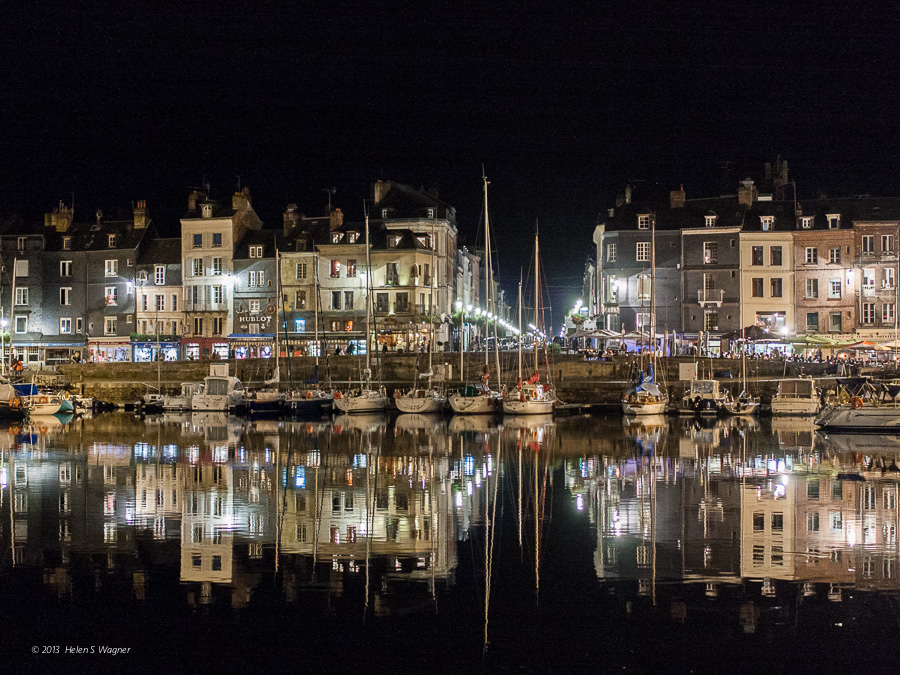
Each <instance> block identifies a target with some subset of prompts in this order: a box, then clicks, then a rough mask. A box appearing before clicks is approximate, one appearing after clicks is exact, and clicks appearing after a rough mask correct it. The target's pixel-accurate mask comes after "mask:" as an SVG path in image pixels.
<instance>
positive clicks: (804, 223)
mask: <svg viewBox="0 0 900 675" xmlns="http://www.w3.org/2000/svg"><path fill="white" fill-rule="evenodd" d="M812 226H813V218H812V216H803V217H801V218H800V227H801V228H802V229H804V230H811V229H812Z"/></svg>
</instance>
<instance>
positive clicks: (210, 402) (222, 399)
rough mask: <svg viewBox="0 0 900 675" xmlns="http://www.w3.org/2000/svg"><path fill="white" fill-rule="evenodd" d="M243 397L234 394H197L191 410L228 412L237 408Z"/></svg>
mask: <svg viewBox="0 0 900 675" xmlns="http://www.w3.org/2000/svg"><path fill="white" fill-rule="evenodd" d="M242 400H243V396H242V395H241V394H238V393H233V394H224V395H216V394H196V395H194V396H193V397H192V398H191V410H192V411H194V412H228V411H229V410H234V409H235V408H237V407H238V406H239V405H240V403H241V401H242Z"/></svg>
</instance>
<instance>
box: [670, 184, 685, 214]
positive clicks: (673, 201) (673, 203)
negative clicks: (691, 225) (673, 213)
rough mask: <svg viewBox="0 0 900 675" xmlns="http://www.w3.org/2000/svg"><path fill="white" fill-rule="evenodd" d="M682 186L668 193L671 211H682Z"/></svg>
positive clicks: (683, 195) (683, 196)
mask: <svg viewBox="0 0 900 675" xmlns="http://www.w3.org/2000/svg"><path fill="white" fill-rule="evenodd" d="M684 198H685V194H684V185H682V186H681V187H680V188H678V189H677V190H672V191H671V192H670V193H669V208H672V209H683V208H684Z"/></svg>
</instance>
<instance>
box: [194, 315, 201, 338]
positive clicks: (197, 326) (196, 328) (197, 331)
mask: <svg viewBox="0 0 900 675" xmlns="http://www.w3.org/2000/svg"><path fill="white" fill-rule="evenodd" d="M194 335H203V318H202V317H199V316H195V317H194Z"/></svg>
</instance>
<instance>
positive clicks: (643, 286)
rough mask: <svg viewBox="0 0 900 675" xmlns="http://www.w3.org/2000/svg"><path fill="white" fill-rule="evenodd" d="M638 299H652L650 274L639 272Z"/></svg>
mask: <svg viewBox="0 0 900 675" xmlns="http://www.w3.org/2000/svg"><path fill="white" fill-rule="evenodd" d="M637 292H638V300H649V299H650V275H649V274H639V275H638V278H637Z"/></svg>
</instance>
